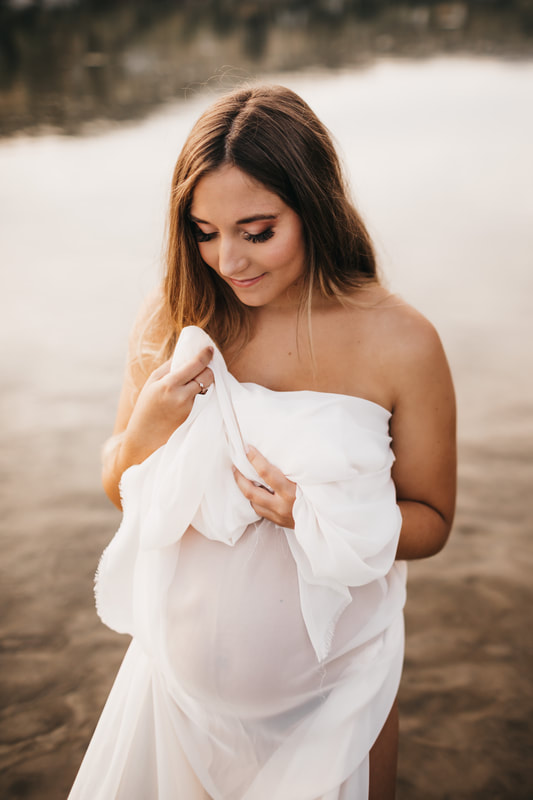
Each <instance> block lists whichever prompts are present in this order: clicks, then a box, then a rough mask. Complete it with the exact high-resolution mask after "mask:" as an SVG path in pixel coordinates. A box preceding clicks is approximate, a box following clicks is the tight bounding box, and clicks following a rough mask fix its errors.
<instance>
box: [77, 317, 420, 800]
mask: <svg viewBox="0 0 533 800" xmlns="http://www.w3.org/2000/svg"><path fill="white" fill-rule="evenodd" d="M206 344H212V345H213V343H212V342H211V340H210V339H209V337H207V335H206V334H205V333H204V332H203V331H201V330H200V329H198V328H195V327H189V328H186V329H184V331H183V332H182V334H181V336H180V339H179V341H178V344H177V346H176V350H175V353H174V357H173V361H172V369H175V368H176V366H177V365H178V364H180V363H182V362H184V361H186V360H188V359H189V358H191V357H192V356H193V355H195V354H196V353H197V352H198V351H199V350H200V349H201V348H202V347H204V346H205V345H206ZM213 346H214V345H213ZM211 367H212V369H213V372H214V375H215V381H214V385H213V386H211V387H210V388H209V390H208V393H207V395H205V396H198V397H197V398H196V399H195V402H194V406H193V409H192V412H191V414H190V415H189V418H188V419H187V420H186V422H184V423H183V424H182V425H181V426H180V428H178V429H177V430H176V431H175V433H174V434H173V435H172V436H171V438H170V439H169V441H168V442H167V444H166V445H165V446H164V447H162V448H160V449H159V450H157V451H156V452H155V453H153V454H152V455H151V456H150V457H149V458H148V459H147V460H146V461H145V462H143V463H142V464H140V465H138V466H134V467H130V469H128V470H127V471H126V472H125V473H124V475H123V477H122V481H121V493H122V498H123V508H124V516H123V521H122V525H121V526H120V528H119V530H118V532H117V534H116V535H115V537H114V539H113V540H112V541H111V543H110V545H109V546H108V548H107V549H106V550H105V552H104V554H103V556H102V559H101V562H100V566H99V570H98V574H97V582H96V600H97V608H98V612H99V614H100V616H101V618H102V620H103V621H104V622H105V623H106V624H107V625H108V626H109V627H111V628H113V629H114V630H117V631H119V632H121V633H128V634H130V635H131V636H132V637H133V641H132V643H131V645H130V648H129V650H128V652H127V654H126V656H125V659H124V662H123V664H122V666H121V669H120V671H119V673H118V675H117V678H116V681H115V684H114V686H113V689H112V690H111V693H110V695H109V698H108V701H107V703H106V706H105V708H104V711H103V713H102V716H101V718H100V721H99V723H98V726H97V728H96V731H95V733H94V736H93V739H92V741H91V744H90V746H89V749H88V751H87V753H86V756H85V759H84V761H83V763H82V766H81V768H80V771H79V773H78V776H77V779H76V781H75V783H74V786H73V788H72V791H71V794H70V795H69V798H70V800H147V799H149V800H200V798H201V799H202V800H206V799H207V798H212V800H363V798H366V797H367V796H368V753H369V750H370V748H371V746H372V744H373V742H374V741H375V739H376V737H377V735H378V734H379V731H380V730H381V728H382V726H383V724H384V722H385V720H386V718H387V715H388V713H389V711H390V708H391V705H392V703H393V700H394V697H395V695H396V692H397V689H398V684H399V680H400V674H401V668H402V660H403V605H404V601H405V577H406V576H405V565H404V564H403V563H401V562H396V563H395V562H394V555H395V552H396V546H397V542H398V536H399V530H400V526H401V517H400V512H399V509H398V507H397V505H396V499H395V490H394V485H393V483H392V480H391V476H390V469H391V465H392V463H393V460H394V456H393V453H392V451H391V447H390V437H389V432H388V424H389V419H390V414H389V412H388V411H387V410H386V409H384V408H382V407H381V406H379V405H376V404H375V403H371V402H369V401H367V400H362V399H359V398H355V397H349V396H346V395H337V394H328V393H322V392H312V391H310V392H308V391H298V392H274V391H271V390H269V389H266V388H264V387H262V386H259V385H257V384H250V383H245V384H241V383H239V382H238V381H237V380H235V378H233V376H232V375H230V373H229V372H228V371H227V368H226V366H225V364H224V361H223V358H222V356H221V354H220V352H219V351H218V350H217V349H216V348H215V353H214V357H213V361H212V364H211ZM246 444H251V445H254V446H255V447H256V448H257V449H258V450H259V451H260V452H261V453H262V454H263V455H264V456H265V457H266V458H267V459H268V460H269V461H271V462H272V463H273V464H275V465H276V466H277V467H279V468H280V469H281V470H282V472H283V473H284V474H285V475H287V477H288V478H290V479H291V480H292V481H294V482H295V483H296V484H297V499H296V503H295V506H294V519H295V523H296V525H295V529H294V530H291V529H284V528H280V527H278V526H276V525H274V524H273V523H271V522H269V521H268V520H265V519H261V518H258V517H257V515H256V514H255V512H254V511H253V509H252V507H251V505H250V503H249V502H248V501H247V500H246V499H245V498H244V496H243V495H242V494H241V492H240V490H239V489H238V487H237V486H236V484H235V481H234V478H233V473H232V470H231V465H232V464H235V465H236V466H237V467H238V468H239V470H240V471H241V472H242V473H243V474H245V475H246V476H247V477H249V478H250V479H251V480H257V481H259V480H260V479H259V476H258V475H257V474H255V472H254V470H253V468H252V467H251V465H250V463H249V461H248V459H247V458H246V452H245V446H246Z"/></svg>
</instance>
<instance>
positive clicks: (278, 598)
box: [167, 520, 320, 713]
mask: <svg viewBox="0 0 533 800" xmlns="http://www.w3.org/2000/svg"><path fill="white" fill-rule="evenodd" d="M167 652H168V656H169V660H170V664H171V665H172V667H173V669H174V670H175V672H176V677H177V678H178V679H179V681H180V682H181V684H182V685H183V686H184V688H186V689H187V690H188V691H189V692H190V693H191V694H192V695H193V696H196V697H197V698H198V699H206V700H207V699H209V700H210V702H211V703H213V702H215V703H219V704H221V705H224V704H226V703H227V704H228V705H230V706H231V707H232V709H233V710H235V706H236V705H240V704H242V706H243V709H244V708H246V709H248V711H249V712H251V713H256V712H257V713H264V711H265V705H266V706H268V707H269V709H270V710H271V711H272V713H276V712H277V711H281V710H284V709H283V708H281V707H280V706H283V703H284V698H286V701H287V703H289V702H291V703H294V701H295V696H297V697H298V701H301V702H305V700H306V695H307V693H308V692H309V691H310V690H311V691H312V687H313V686H316V685H317V682H319V681H320V675H319V670H318V665H317V662H316V657H315V655H314V652H313V650H312V647H311V645H310V642H309V638H308V636H307V631H306V628H305V625H304V622H303V619H302V615H301V611H300V601H299V590H298V576H297V572H296V566H295V563H294V560H293V558H292V556H291V553H290V550H289V547H288V544H287V540H286V537H285V534H284V532H283V531H282V530H281V529H279V528H276V526H274V525H273V524H272V523H270V522H267V521H266V520H263V521H261V522H259V523H257V524H255V525H251V526H250V527H249V528H248V530H247V531H246V532H245V534H244V535H243V536H242V537H241V538H240V539H239V541H238V542H237V543H236V544H235V545H234V546H233V547H230V546H228V545H225V544H222V543H220V542H214V541H211V540H208V539H206V538H205V537H203V536H202V535H201V534H199V533H198V532H197V531H195V530H194V529H192V528H190V529H189V530H188V531H187V533H186V534H185V536H184V537H183V539H182V542H181V549H180V554H179V560H178V565H177V568H176V574H175V579H174V581H173V584H172V587H171V591H170V594H169V598H168V625H167ZM289 698H290V701H289ZM274 701H275V703H276V705H277V707H276V708H273V707H272V703H273V702H274Z"/></svg>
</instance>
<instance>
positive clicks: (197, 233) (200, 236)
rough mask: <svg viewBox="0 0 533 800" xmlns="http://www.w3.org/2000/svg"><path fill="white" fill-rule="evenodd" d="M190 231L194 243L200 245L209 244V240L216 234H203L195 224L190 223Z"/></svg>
mask: <svg viewBox="0 0 533 800" xmlns="http://www.w3.org/2000/svg"><path fill="white" fill-rule="evenodd" d="M192 231H193V233H194V237H195V239H196V241H197V242H200V243H203V242H210V241H211V239H213V237H215V236H216V233H204V231H203V230H202V229H201V228H199V227H198V225H197V224H196V223H195V222H193V223H192Z"/></svg>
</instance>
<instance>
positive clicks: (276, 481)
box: [246, 445, 294, 494]
mask: <svg viewBox="0 0 533 800" xmlns="http://www.w3.org/2000/svg"><path fill="white" fill-rule="evenodd" d="M246 455H247V457H248V461H249V462H250V463H251V464H252V466H253V467H254V469H255V471H256V472H257V474H258V475H259V477H260V478H261V479H262V480H263V482H264V483H266V484H267V485H268V486H270V487H272V490H273V491H274V492H277V493H280V494H281V493H289V494H292V489H291V487H293V486H294V484H293V482H292V481H290V480H289V479H288V478H287V477H285V475H284V474H283V472H282V471H281V470H280V469H278V468H277V467H275V466H274V465H273V464H271V463H270V461H267V459H266V458H265V457H264V455H262V454H261V453H260V452H259V450H257V449H256V448H255V447H253V446H252V445H249V446H248V448H247V451H246ZM265 488H266V487H265Z"/></svg>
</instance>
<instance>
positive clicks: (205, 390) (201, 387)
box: [193, 378, 208, 394]
mask: <svg viewBox="0 0 533 800" xmlns="http://www.w3.org/2000/svg"><path fill="white" fill-rule="evenodd" d="M193 381H194V382H195V383H197V384H198V386H199V387H200V391H199V392H198V394H207V389H208V387H207V386H204V385H203V383H202V381H199V380H197V379H196V378H193Z"/></svg>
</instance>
